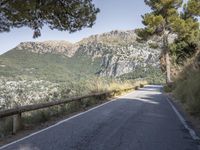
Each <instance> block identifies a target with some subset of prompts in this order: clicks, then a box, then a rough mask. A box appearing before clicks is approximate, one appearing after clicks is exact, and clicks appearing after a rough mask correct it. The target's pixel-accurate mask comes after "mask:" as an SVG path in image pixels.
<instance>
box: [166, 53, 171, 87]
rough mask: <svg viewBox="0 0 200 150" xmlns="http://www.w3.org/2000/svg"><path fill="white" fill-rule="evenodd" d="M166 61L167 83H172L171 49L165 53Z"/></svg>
mask: <svg viewBox="0 0 200 150" xmlns="http://www.w3.org/2000/svg"><path fill="white" fill-rule="evenodd" d="M165 61H166V83H167V84H170V83H171V82H172V81H171V70H170V68H171V67H170V58H169V50H167V51H166V53H165Z"/></svg>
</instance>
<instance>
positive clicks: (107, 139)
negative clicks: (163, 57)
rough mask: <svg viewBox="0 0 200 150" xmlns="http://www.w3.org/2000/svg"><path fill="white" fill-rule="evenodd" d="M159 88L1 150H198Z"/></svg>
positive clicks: (143, 90) (106, 105) (96, 110)
mask: <svg viewBox="0 0 200 150" xmlns="http://www.w3.org/2000/svg"><path fill="white" fill-rule="evenodd" d="M160 89H161V86H147V87H145V88H142V89H140V90H138V91H135V92H132V93H130V94H128V95H126V96H122V97H120V98H119V99H118V100H115V101H111V102H108V103H106V104H104V105H102V106H100V107H98V108H95V109H92V110H89V111H87V112H84V113H81V114H80V115H77V116H75V117H72V118H70V119H67V120H64V121H62V122H60V123H58V124H57V125H54V126H52V127H50V128H48V129H45V130H43V131H39V132H37V133H35V134H33V135H31V136H28V137H26V138H24V139H21V140H19V141H16V142H14V143H12V144H9V145H6V146H3V147H0V149H2V150H13V149H14V150H199V149H198V144H197V142H196V141H195V140H193V138H192V136H191V135H190V134H189V132H188V130H186V129H185V127H184V125H183V124H182V123H181V121H180V120H179V118H178V116H177V115H176V113H175V111H174V110H173V109H172V107H171V105H170V104H169V102H168V101H167V98H166V97H165V95H163V94H162V93H161V92H160Z"/></svg>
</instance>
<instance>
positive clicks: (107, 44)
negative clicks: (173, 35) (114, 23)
mask: <svg viewBox="0 0 200 150" xmlns="http://www.w3.org/2000/svg"><path fill="white" fill-rule="evenodd" d="M136 38H137V36H136V34H135V32H134V31H112V32H109V33H104V34H101V35H93V36H90V37H89V38H85V39H83V40H81V41H80V42H77V43H75V44H72V43H69V42H66V41H46V42H24V43H20V44H19V45H18V46H17V47H15V48H14V49H12V50H11V51H8V52H7V53H5V54H3V55H1V56H0V76H6V77H8V76H22V75H26V76H32V77H37V78H38V77H41V78H46V79H48V80H66V79H69V78H77V76H84V75H86V76H87V75H100V76H104V77H119V76H122V75H125V74H128V73H131V72H137V70H138V69H140V70H141V68H143V70H144V71H145V70H148V69H149V67H154V68H159V54H160V49H159V48H151V47H150V43H151V42H152V41H147V42H146V43H138V42H137V40H136ZM153 42H157V41H155V40H154V41H153ZM144 73H145V72H144Z"/></svg>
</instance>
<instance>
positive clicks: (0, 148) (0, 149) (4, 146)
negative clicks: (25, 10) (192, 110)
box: [0, 91, 134, 150]
mask: <svg viewBox="0 0 200 150" xmlns="http://www.w3.org/2000/svg"><path fill="white" fill-rule="evenodd" d="M133 92H134V91H133ZM133 92H131V93H128V94H126V95H123V96H120V97H117V98H116V99H112V100H110V101H108V102H105V103H103V104H101V105H98V106H96V107H93V108H91V109H89V110H87V111H84V112H81V113H79V114H76V115H74V116H71V117H69V118H67V119H64V120H62V121H59V122H58V123H56V124H54V125H51V126H49V127H47V128H44V129H42V130H40V131H37V132H34V133H31V134H30V135H27V136H25V137H23V138H21V139H18V140H16V141H13V142H11V143H9V144H6V145H3V146H1V147H0V150H2V149H4V148H6V147H8V146H10V145H13V144H16V143H18V142H20V141H23V140H25V139H28V138H30V137H32V136H34V135H36V134H39V133H41V132H44V131H46V130H48V129H51V128H53V127H55V126H58V125H60V124H62V123H64V122H67V121H69V120H71V119H73V118H76V117H78V116H81V115H83V114H85V113H88V112H90V111H92V110H95V109H97V108H100V107H102V106H104V105H106V104H109V103H111V102H113V101H115V100H117V99H119V98H123V97H126V96H128V95H131V94H133Z"/></svg>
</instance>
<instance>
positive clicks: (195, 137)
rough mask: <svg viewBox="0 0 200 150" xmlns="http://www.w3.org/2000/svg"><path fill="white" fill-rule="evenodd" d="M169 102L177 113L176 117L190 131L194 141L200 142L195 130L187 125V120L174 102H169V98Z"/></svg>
mask: <svg viewBox="0 0 200 150" xmlns="http://www.w3.org/2000/svg"><path fill="white" fill-rule="evenodd" d="M167 101H168V103H169V104H170V105H171V107H172V109H173V110H174V112H175V113H176V115H177V116H178V118H179V120H180V121H181V123H182V124H183V125H184V127H185V128H186V129H187V130H188V131H189V133H190V135H191V137H192V138H193V139H194V140H200V138H199V137H198V136H197V134H196V133H195V131H194V130H193V129H191V128H190V127H189V126H188V124H187V123H186V120H185V119H184V118H183V116H182V115H181V114H180V113H179V112H178V110H177V109H176V108H175V106H174V105H173V104H172V102H171V101H170V100H169V98H168V97H167Z"/></svg>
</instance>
